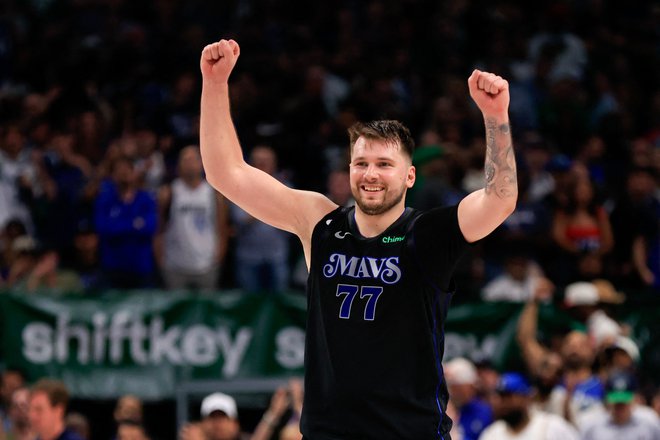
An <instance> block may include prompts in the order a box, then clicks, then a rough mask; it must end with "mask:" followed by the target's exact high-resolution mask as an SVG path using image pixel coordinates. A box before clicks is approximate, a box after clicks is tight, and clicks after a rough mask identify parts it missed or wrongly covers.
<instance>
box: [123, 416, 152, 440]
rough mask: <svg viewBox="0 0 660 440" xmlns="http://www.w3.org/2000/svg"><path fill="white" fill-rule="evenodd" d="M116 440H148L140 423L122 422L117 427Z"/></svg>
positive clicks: (132, 421)
mask: <svg viewBox="0 0 660 440" xmlns="http://www.w3.org/2000/svg"><path fill="white" fill-rule="evenodd" d="M117 440H149V436H148V435H147V432H146V431H145V429H144V427H143V426H142V425H141V424H140V422H137V421H134V420H122V421H120V422H119V425H117Z"/></svg>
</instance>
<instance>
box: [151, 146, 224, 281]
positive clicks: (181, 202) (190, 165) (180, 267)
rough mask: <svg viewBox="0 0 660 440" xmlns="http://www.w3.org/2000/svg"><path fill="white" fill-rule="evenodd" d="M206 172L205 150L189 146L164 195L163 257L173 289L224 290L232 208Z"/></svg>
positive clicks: (159, 251) (160, 250) (164, 271)
mask: <svg viewBox="0 0 660 440" xmlns="http://www.w3.org/2000/svg"><path fill="white" fill-rule="evenodd" d="M202 173H203V168H202V158H201V156H200V154H199V147H197V146H195V145H190V146H187V147H185V148H184V149H182V150H181V153H180V155H179V166H178V177H177V179H175V180H174V181H173V182H172V184H171V185H167V186H163V187H162V188H161V190H160V192H159V194H158V204H159V211H160V229H161V233H160V234H159V236H158V237H157V241H156V243H157V255H158V257H159V259H160V260H161V261H160V264H161V268H162V276H163V279H164V281H165V287H166V288H167V289H183V288H195V289H203V290H212V289H216V288H217V287H218V277H219V274H220V268H221V266H222V264H223V262H224V258H225V254H226V252H227V240H228V235H229V225H228V218H227V215H228V214H227V205H226V202H225V199H224V197H222V196H221V195H220V194H219V193H218V192H216V191H215V190H214V189H213V188H212V187H211V185H209V184H208V183H207V182H206V180H204V178H203V175H202Z"/></svg>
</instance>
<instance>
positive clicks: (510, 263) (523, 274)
mask: <svg viewBox="0 0 660 440" xmlns="http://www.w3.org/2000/svg"><path fill="white" fill-rule="evenodd" d="M549 286H552V283H551V282H550V280H548V279H547V278H545V276H544V274H543V271H542V269H541V268H540V267H539V265H538V264H536V263H535V262H534V261H533V260H532V259H531V258H530V256H529V255H527V253H526V252H524V251H522V250H520V249H518V250H511V251H509V252H507V255H506V257H505V260H504V273H502V274H500V275H498V276H496V277H495V278H493V279H492V280H490V281H489V282H488V283H487V284H486V285H485V286H484V288H483V289H482V292H481V296H482V298H483V299H484V301H509V302H526V301H529V300H530V299H531V298H532V297H533V296H534V292H535V290H536V289H538V288H549Z"/></svg>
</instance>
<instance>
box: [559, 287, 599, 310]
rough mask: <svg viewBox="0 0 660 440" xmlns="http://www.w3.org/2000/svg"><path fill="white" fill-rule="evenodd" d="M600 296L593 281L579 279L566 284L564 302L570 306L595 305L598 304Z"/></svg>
mask: <svg viewBox="0 0 660 440" xmlns="http://www.w3.org/2000/svg"><path fill="white" fill-rule="evenodd" d="M599 300H600V297H599V296H598V289H597V288H596V286H594V285H593V283H588V282H585V281H579V282H577V283H572V284H569V285H568V286H566V290H565V291H564V302H565V303H566V305H567V306H568V307H576V306H593V305H596V304H598V301H599Z"/></svg>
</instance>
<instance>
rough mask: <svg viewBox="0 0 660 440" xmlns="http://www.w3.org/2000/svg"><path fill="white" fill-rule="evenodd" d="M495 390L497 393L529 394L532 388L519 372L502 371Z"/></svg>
mask: <svg viewBox="0 0 660 440" xmlns="http://www.w3.org/2000/svg"><path fill="white" fill-rule="evenodd" d="M495 391H497V392H498V393H510V394H523V395H529V394H530V393H531V392H532V388H531V387H530V386H529V382H527V379H526V378H525V376H523V375H522V374H520V373H512V372H509V373H504V374H502V375H501V376H500V380H499V382H498V383H497V387H496V388H495Z"/></svg>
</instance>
